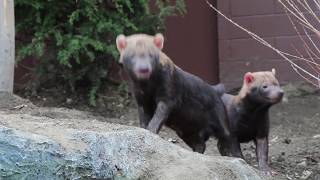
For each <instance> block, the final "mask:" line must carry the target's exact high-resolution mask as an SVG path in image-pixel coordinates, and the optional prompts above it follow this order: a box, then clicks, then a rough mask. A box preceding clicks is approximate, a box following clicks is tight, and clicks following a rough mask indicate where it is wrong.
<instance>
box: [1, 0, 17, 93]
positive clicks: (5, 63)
mask: <svg viewBox="0 0 320 180" xmlns="http://www.w3.org/2000/svg"><path fill="white" fill-rule="evenodd" d="M14 34H15V31H14V0H0V92H9V93H12V92H13V77H14V63H15V59H14V54H15V53H14V51H15V42H14Z"/></svg>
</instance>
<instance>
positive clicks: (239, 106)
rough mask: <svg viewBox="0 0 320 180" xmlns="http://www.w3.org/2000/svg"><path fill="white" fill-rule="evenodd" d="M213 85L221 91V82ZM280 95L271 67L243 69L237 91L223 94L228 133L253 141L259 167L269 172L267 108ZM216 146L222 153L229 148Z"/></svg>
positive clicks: (244, 140) (275, 101) (245, 140)
mask: <svg viewBox="0 0 320 180" xmlns="http://www.w3.org/2000/svg"><path fill="white" fill-rule="evenodd" d="M213 87H214V89H215V91H218V92H219V93H221V92H222V91H224V87H223V86H222V85H221V84H220V85H218V86H213ZM282 96H283V90H282V89H281V88H280V86H279V82H278V80H277V79H276V77H275V70H274V69H272V71H265V72H254V73H250V72H248V73H246V74H245V76H244V80H243V86H242V89H241V90H240V92H239V94H238V95H236V96H233V95H230V94H223V96H222V100H223V102H224V104H225V107H226V109H227V113H228V117H229V118H228V119H229V121H230V122H229V124H230V128H231V133H232V134H234V135H236V136H237V138H238V141H239V143H243V142H248V141H251V140H253V141H254V143H255V145H256V155H257V160H258V165H259V169H260V170H262V171H263V172H265V173H266V174H269V175H271V174H272V173H273V172H272V171H271V169H270V167H269V165H268V135H269V108H270V107H271V106H272V105H274V104H276V103H278V102H280V101H281V99H282ZM218 148H219V151H220V153H221V154H222V155H225V154H227V153H228V151H229V150H230V149H228V148H225V147H223V145H218Z"/></svg>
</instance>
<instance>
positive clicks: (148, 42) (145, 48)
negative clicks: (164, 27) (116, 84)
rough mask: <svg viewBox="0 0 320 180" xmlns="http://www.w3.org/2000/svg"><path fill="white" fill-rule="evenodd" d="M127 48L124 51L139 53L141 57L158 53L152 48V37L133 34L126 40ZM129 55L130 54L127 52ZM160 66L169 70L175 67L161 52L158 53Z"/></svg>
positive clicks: (121, 54)
mask: <svg viewBox="0 0 320 180" xmlns="http://www.w3.org/2000/svg"><path fill="white" fill-rule="evenodd" d="M126 42H127V47H126V51H134V52H135V53H138V54H139V52H140V53H141V55H143V54H144V53H145V52H149V53H150V54H154V52H156V51H158V49H157V47H155V46H154V36H150V35H146V34H134V35H131V36H128V37H127V38H126ZM129 53H130V52H129ZM119 62H120V63H123V53H120V60H119ZM160 64H161V65H162V66H168V67H169V68H170V69H171V70H173V67H177V66H176V65H175V64H174V63H173V62H172V60H171V59H170V58H169V57H168V56H167V55H166V54H164V53H163V52H161V51H160Z"/></svg>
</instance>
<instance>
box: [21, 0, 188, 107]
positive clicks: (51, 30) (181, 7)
mask: <svg viewBox="0 0 320 180" xmlns="http://www.w3.org/2000/svg"><path fill="white" fill-rule="evenodd" d="M150 4H151V3H150V2H149V1H148V0H135V1H132V0H42V1H39V0H15V13H16V14H15V16H16V35H17V61H20V60H22V59H24V58H26V57H29V56H33V57H35V58H36V59H38V60H39V63H38V65H37V68H36V69H37V71H36V72H37V77H39V78H38V80H39V81H40V82H39V83H38V84H39V86H40V85H41V86H42V85H45V84H49V83H51V84H53V85H57V84H59V85H63V86H65V87H66V88H67V89H70V90H71V92H76V90H77V84H79V82H82V84H85V86H86V87H88V93H89V101H90V103H91V104H92V105H94V104H95V96H96V94H97V92H98V91H99V89H100V87H101V86H102V85H104V84H105V83H106V82H107V80H108V75H109V68H110V64H111V62H112V61H114V60H117V59H118V52H117V49H116V46H115V38H116V36H117V35H118V34H121V33H124V34H132V33H148V34H154V33H156V32H159V31H160V32H161V31H163V29H164V21H165V19H166V17H168V16H171V15H175V14H176V13H179V14H183V13H184V12H185V4H184V0H176V1H175V4H172V3H170V2H169V1H168V0H155V3H154V4H155V5H154V7H155V8H154V9H153V8H152V10H150V8H149V5H150ZM83 82H85V83H83ZM80 84H81V83H80Z"/></svg>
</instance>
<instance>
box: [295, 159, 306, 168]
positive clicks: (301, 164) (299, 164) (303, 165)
mask: <svg viewBox="0 0 320 180" xmlns="http://www.w3.org/2000/svg"><path fill="white" fill-rule="evenodd" d="M297 166H300V167H307V162H306V160H303V161H302V162H300V163H298V164H297Z"/></svg>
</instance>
